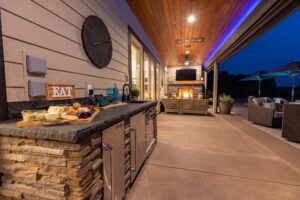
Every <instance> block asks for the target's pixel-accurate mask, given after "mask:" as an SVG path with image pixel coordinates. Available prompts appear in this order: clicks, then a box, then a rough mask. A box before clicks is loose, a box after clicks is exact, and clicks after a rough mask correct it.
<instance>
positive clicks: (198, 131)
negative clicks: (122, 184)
mask: <svg viewBox="0 0 300 200" xmlns="http://www.w3.org/2000/svg"><path fill="white" fill-rule="evenodd" d="M158 121H159V123H158V125H159V127H158V131H159V133H158V134H159V135H158V144H157V146H156V148H155V149H154V151H153V153H152V155H151V157H150V158H149V159H148V160H147V162H146V163H145V165H144V168H143V169H142V171H141V172H140V175H139V177H138V178H137V180H136V181H135V183H134V185H133V188H132V190H131V192H130V194H129V196H128V199H129V200H196V199H197V200H199V199H205V200H209V199H213V200H216V199H222V200H224V199H230V200H233V199H238V200H240V199H255V200H257V199H259V200H261V199H280V200H282V199H284V200H287V199H295V200H298V199H300V159H299V155H300V150H299V149H296V148H294V147H292V146H290V145H288V144H287V143H284V142H282V141H280V140H278V139H276V138H274V137H272V136H270V135H269V134H266V133H265V132H263V131H261V130H259V129H257V128H255V127H254V126H251V125H249V124H247V123H245V122H243V121H242V120H241V118H240V116H239V115H236V116H235V115H230V116H225V115H216V116H197V115H176V114H174V115H172V114H160V115H159V119H158Z"/></svg>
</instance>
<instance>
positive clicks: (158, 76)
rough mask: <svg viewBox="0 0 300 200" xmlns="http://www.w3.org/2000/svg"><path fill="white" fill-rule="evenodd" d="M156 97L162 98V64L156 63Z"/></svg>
mask: <svg viewBox="0 0 300 200" xmlns="http://www.w3.org/2000/svg"><path fill="white" fill-rule="evenodd" d="M156 99H157V100H160V66H159V64H158V63H156Z"/></svg>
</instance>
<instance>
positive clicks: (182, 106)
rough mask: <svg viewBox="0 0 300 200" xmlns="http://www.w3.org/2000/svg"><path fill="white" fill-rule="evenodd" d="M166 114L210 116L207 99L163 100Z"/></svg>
mask: <svg viewBox="0 0 300 200" xmlns="http://www.w3.org/2000/svg"><path fill="white" fill-rule="evenodd" d="M161 101H162V103H163V105H164V108H165V113H178V114H183V113H186V114H203V115H207V114H208V108H209V106H208V100H207V99H162V100H161Z"/></svg>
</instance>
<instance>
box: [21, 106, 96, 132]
mask: <svg viewBox="0 0 300 200" xmlns="http://www.w3.org/2000/svg"><path fill="white" fill-rule="evenodd" d="M99 112H100V110H99V109H98V108H96V107H94V106H89V105H80V104H79V103H74V104H73V105H72V106H50V107H49V109H48V110H47V111H46V110H24V111H22V116H23V120H22V121H19V122H17V123H16V125H17V127H30V126H54V125H64V124H89V123H91V122H92V121H93V120H94V119H95V117H96V116H97V115H98V114H99Z"/></svg>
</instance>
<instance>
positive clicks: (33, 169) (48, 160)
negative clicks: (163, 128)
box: [0, 101, 157, 200]
mask: <svg viewBox="0 0 300 200" xmlns="http://www.w3.org/2000/svg"><path fill="white" fill-rule="evenodd" d="M156 106H157V102H155V101H148V102H142V103H141V102H139V103H128V104H126V105H122V106H119V107H113V108H110V109H106V110H102V111H100V113H99V115H98V116H97V117H96V118H95V119H94V120H93V121H92V122H91V123H90V124H84V125H61V126H48V127H44V126H39V127H26V128H17V127H16V121H7V122H1V123H0V175H1V186H0V199H1V200H2V199H30V200H35V199H36V200H37V199H39V200H43V199H52V200H60V199H75V200H77V199H93V200H94V199H114V200H122V199H123V198H124V197H125V196H126V193H127V192H128V191H129V190H130V187H131V184H132V182H133V181H134V179H135V177H136V175H137V173H138V171H139V170H140V168H141V167H142V165H143V163H144V161H145V159H146V157H147V156H149V155H150V153H151V151H152V150H153V148H154V146H155V143H156V141H157V111H156Z"/></svg>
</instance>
